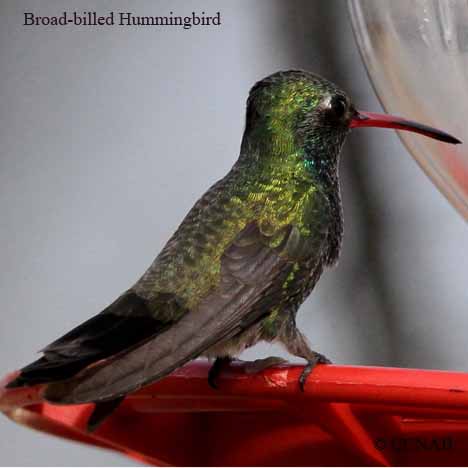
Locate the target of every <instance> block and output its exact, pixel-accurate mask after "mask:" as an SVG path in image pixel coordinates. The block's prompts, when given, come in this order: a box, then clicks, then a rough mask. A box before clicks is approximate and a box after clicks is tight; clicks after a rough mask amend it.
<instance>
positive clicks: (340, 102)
mask: <svg viewBox="0 0 468 468" xmlns="http://www.w3.org/2000/svg"><path fill="white" fill-rule="evenodd" d="M347 107H348V104H347V102H346V99H345V98H344V97H342V96H333V98H332V99H331V100H330V104H329V107H328V108H329V110H330V112H332V113H333V115H334V117H336V118H337V119H341V118H342V117H343V116H344V115H345V113H346V109H347Z"/></svg>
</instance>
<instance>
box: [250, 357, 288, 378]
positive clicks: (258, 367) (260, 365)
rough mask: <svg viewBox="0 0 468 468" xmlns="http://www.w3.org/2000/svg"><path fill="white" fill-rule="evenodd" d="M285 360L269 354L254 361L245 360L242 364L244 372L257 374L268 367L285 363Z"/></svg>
mask: <svg viewBox="0 0 468 468" xmlns="http://www.w3.org/2000/svg"><path fill="white" fill-rule="evenodd" d="M287 362H288V361H287V360H286V359H283V358H280V357H278V356H270V357H267V358H264V359H256V360H255V361H251V362H247V363H246V364H245V365H244V372H245V373H246V374H258V373H259V372H262V371H263V370H265V369H268V368H269V367H274V366H280V365H281V364H287Z"/></svg>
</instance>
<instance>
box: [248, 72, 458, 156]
mask: <svg viewBox="0 0 468 468" xmlns="http://www.w3.org/2000/svg"><path fill="white" fill-rule="evenodd" d="M357 127H386V128H394V129H399V130H407V131H410V132H416V133H420V134H422V135H425V136H428V137H431V138H435V139H437V140H441V141H444V142H447V143H460V141H459V140H457V139H456V138H454V137H452V136H450V135H448V134H447V133H445V132H442V131H440V130H436V129H434V128H431V127H428V126H426V125H422V124H419V123H416V122H411V121H409V120H405V119H402V118H400V117H395V116H392V115H387V114H374V113H369V112H362V111H358V110H356V108H355V107H354V105H353V104H352V102H351V100H350V98H349V97H348V96H347V94H346V93H345V92H344V91H342V90H341V89H339V88H338V87H337V86H336V85H335V84H333V83H331V82H330V81H328V80H326V79H324V78H322V77H320V76H318V75H315V74H312V73H308V72H304V71H298V70H290V71H284V72H277V73H274V74H273V75H270V76H268V77H267V78H265V79H263V80H261V81H259V82H258V83H256V84H255V85H254V86H253V88H252V89H251V91H250V95H249V98H248V101H247V118H246V131H245V135H246V140H247V142H249V144H250V145H252V144H253V145H255V146H257V149H259V150H260V151H261V152H262V153H269V154H270V155H271V154H273V155H275V154H280V153H282V152H283V153H284V152H285V151H286V152H288V151H295V150H297V148H300V149H301V150H303V151H302V154H303V157H304V158H308V160H309V162H312V163H314V162H317V160H319V161H322V163H324V164H327V162H329V163H334V162H336V159H337V156H338V154H339V152H340V149H341V146H342V144H343V142H344V139H345V137H346V135H347V133H348V132H349V130H350V129H352V128H357ZM259 145H260V147H258V146H259Z"/></svg>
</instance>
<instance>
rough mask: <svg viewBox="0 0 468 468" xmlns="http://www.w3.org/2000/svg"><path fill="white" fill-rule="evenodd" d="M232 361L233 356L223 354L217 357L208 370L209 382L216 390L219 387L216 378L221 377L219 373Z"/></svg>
mask: <svg viewBox="0 0 468 468" xmlns="http://www.w3.org/2000/svg"><path fill="white" fill-rule="evenodd" d="M231 361H232V357H231V356H221V357H219V356H218V357H217V358H216V359H215V362H213V365H212V366H211V367H210V370H209V371H208V384H209V385H210V387H211V388H214V389H215V390H217V389H218V385H217V384H216V380H217V379H218V377H219V374H220V373H221V371H222V370H223V367H224V366H226V365H228V364H230V362H231Z"/></svg>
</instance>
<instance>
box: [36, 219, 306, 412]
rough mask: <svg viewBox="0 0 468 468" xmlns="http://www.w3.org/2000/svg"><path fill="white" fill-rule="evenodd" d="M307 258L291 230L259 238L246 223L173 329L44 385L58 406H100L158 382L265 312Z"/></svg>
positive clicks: (298, 236)
mask: <svg viewBox="0 0 468 468" xmlns="http://www.w3.org/2000/svg"><path fill="white" fill-rule="evenodd" d="M306 254H307V240H305V238H304V237H303V236H301V234H300V233H299V230H298V229H297V228H296V227H293V226H291V225H289V226H286V227H284V228H282V229H281V230H279V231H276V232H274V233H270V234H269V235H267V234H265V233H263V232H262V231H261V230H260V228H259V227H258V225H257V224H256V223H255V222H252V223H250V224H248V225H247V226H246V227H245V228H244V229H243V230H242V231H241V232H240V233H239V234H238V235H237V236H236V238H235V239H234V241H233V242H232V243H231V244H230V245H229V246H228V247H227V248H226V249H225V251H224V253H223V255H222V257H221V271H220V280H219V284H218V285H217V286H216V287H214V288H213V290H212V292H211V293H209V294H208V295H207V296H206V297H205V298H204V299H202V300H201V301H200V303H199V304H198V306H197V307H196V308H195V309H194V310H191V311H190V312H189V313H186V314H184V315H183V316H182V317H181V318H180V319H179V320H178V321H177V322H176V323H175V324H173V325H172V326H170V327H169V328H167V329H166V330H164V331H163V332H162V333H160V334H158V335H157V336H155V337H154V338H153V339H149V340H146V341H145V342H143V343H142V344H141V345H140V346H136V347H135V348H133V349H131V350H130V351H128V352H126V353H124V354H121V355H120V356H119V357H118V358H117V359H114V360H110V361H106V362H102V363H98V364H96V365H93V366H90V367H88V368H86V369H85V370H84V371H82V372H81V373H79V374H78V375H77V376H76V377H73V378H71V379H69V380H67V381H64V382H58V383H54V384H51V385H49V386H48V388H47V390H46V393H45V396H46V398H48V399H49V400H50V401H54V402H57V403H84V402H89V401H105V400H109V399H113V398H116V397H119V396H122V395H124V394H127V393H130V392H132V391H134V390H136V389H137V388H139V387H141V386H143V385H145V384H148V383H150V382H153V381H155V380H158V379H160V378H162V377H164V376H166V375H167V374H169V373H170V372H172V371H173V370H175V369H176V368H178V367H180V366H182V365H183V364H185V363H186V362H187V361H189V360H191V359H194V358H196V357H197V356H199V355H200V354H201V353H203V351H205V350H206V349H208V348H210V347H211V346H213V345H215V344H216V343H219V342H220V341H223V340H225V339H228V338H230V337H232V336H234V335H236V334H238V333H239V332H241V331H242V330H243V329H245V328H247V327H249V326H250V325H252V324H253V323H255V322H256V321H258V320H260V319H262V318H263V317H264V316H265V313H266V312H268V306H269V305H270V304H272V303H275V300H276V299H275V297H276V296H277V294H278V293H281V289H282V284H283V280H282V278H283V279H285V278H286V277H287V275H288V274H289V272H290V270H291V268H292V266H293V264H294V262H295V261H297V259H299V258H302V257H303V256H304V255H306Z"/></svg>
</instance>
